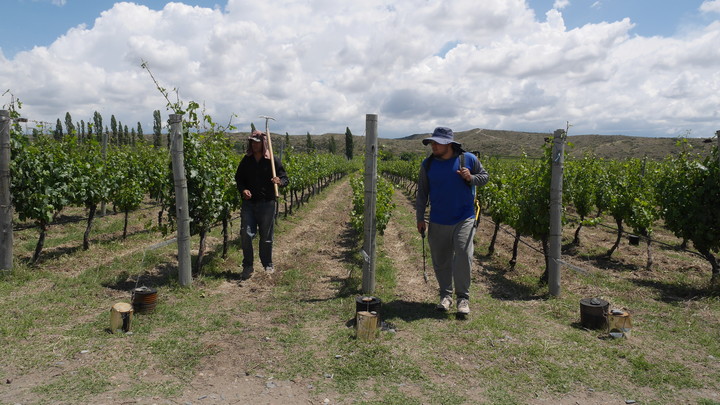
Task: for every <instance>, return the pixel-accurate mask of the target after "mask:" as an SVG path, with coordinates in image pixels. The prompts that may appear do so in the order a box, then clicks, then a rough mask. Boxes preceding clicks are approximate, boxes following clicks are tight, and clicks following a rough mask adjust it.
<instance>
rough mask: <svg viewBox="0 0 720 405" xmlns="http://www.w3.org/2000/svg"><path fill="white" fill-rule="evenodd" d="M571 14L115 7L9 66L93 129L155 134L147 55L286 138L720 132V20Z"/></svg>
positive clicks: (42, 114) (51, 113)
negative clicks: (100, 124) (675, 28)
mask: <svg viewBox="0 0 720 405" xmlns="http://www.w3.org/2000/svg"><path fill="white" fill-rule="evenodd" d="M714 3H717V1H715V2H713V3H712V4H714ZM568 4H569V2H568V1H556V3H555V6H556V9H554V10H550V11H549V12H548V13H547V14H546V15H545V20H544V21H539V20H537V19H536V17H535V15H534V13H533V12H532V11H531V10H529V9H528V8H527V5H526V2H525V1H523V0H486V1H485V2H483V7H477V5H476V2H475V1H473V0H456V1H453V2H423V3H418V2H416V1H412V0H398V1H396V2H395V3H394V4H393V6H392V7H389V6H387V4H386V3H385V2H384V1H381V0H367V1H364V2H338V1H331V0H323V1H313V2H307V1H300V0H284V1H283V2H282V3H281V4H279V5H278V2H273V4H269V2H247V1H240V0H229V1H228V3H227V5H226V6H225V7H224V8H221V7H215V8H213V9H209V8H201V7H191V6H187V5H184V4H182V3H168V4H167V5H166V6H165V8H163V9H162V10H160V11H153V10H150V9H149V8H147V7H144V6H138V5H136V4H133V3H116V4H115V5H114V6H113V7H112V8H111V9H109V10H107V11H105V12H103V13H102V14H101V15H99V16H98V17H97V19H96V20H95V22H94V24H93V25H92V26H91V27H87V26H78V27H75V28H72V29H70V30H68V32H67V33H66V34H65V35H63V36H61V37H60V38H58V39H57V40H56V41H55V42H54V43H52V45H50V46H49V47H36V48H35V49H33V50H31V51H27V52H20V53H18V54H17V55H16V56H15V57H14V58H13V59H10V60H8V59H6V58H4V57H0V76H1V77H3V78H6V80H7V81H8V82H9V83H12V86H11V87H12V90H13V93H14V94H15V95H16V96H18V97H19V98H20V99H21V100H22V101H23V110H22V113H23V114H24V115H26V116H28V117H30V118H31V119H37V120H43V121H50V122H55V120H56V119H57V118H61V120H62V119H63V118H64V116H65V112H70V113H71V115H72V117H73V119H74V120H76V121H79V120H80V119H84V120H85V121H88V120H90V119H91V117H92V114H93V112H94V111H96V110H97V111H98V112H100V113H101V114H103V117H105V119H106V120H109V117H110V115H111V114H113V115H115V116H116V117H117V119H118V120H120V121H122V122H123V123H124V124H127V125H128V126H131V124H132V126H134V125H135V124H134V123H136V122H138V121H140V122H141V123H142V124H143V127H144V128H145V132H149V131H150V128H152V126H151V125H152V111H153V110H156V109H160V110H161V111H165V110H164V107H165V103H166V102H165V100H164V99H163V98H162V96H161V95H160V93H159V92H158V91H157V89H156V88H155V87H154V84H153V82H152V80H151V78H150V76H149V75H148V73H147V72H146V71H144V70H143V69H142V68H141V67H140V63H141V60H145V61H147V62H148V65H149V67H150V69H151V70H152V72H153V74H154V75H155V77H156V78H157V79H158V80H159V81H160V84H161V85H162V86H164V87H165V88H167V89H168V90H172V89H173V88H177V89H178V91H179V95H180V97H181V98H182V99H183V100H185V101H186V102H187V101H189V100H195V101H198V102H200V103H201V104H202V103H204V104H205V107H206V108H207V111H208V113H209V114H211V115H212V116H213V118H215V119H216V121H218V122H227V119H229V117H230V116H231V115H232V114H237V115H238V118H236V119H234V120H233V121H234V122H236V123H237V122H239V125H240V126H241V128H242V129H247V128H248V127H249V125H250V122H255V123H256V124H257V123H258V122H259V119H258V118H257V117H258V115H261V114H268V115H272V116H274V117H275V118H276V119H277V121H276V122H275V123H274V125H275V126H274V127H273V128H272V129H273V131H277V132H281V133H284V132H286V131H287V132H289V133H291V134H305V133H306V132H308V131H309V132H311V133H313V134H315V133H325V132H340V133H342V132H344V129H345V127H346V126H349V127H350V128H351V130H353V132H354V133H362V131H363V129H364V125H365V124H364V118H365V114H367V113H378V114H379V132H380V136H384V137H389V136H405V135H409V134H412V133H419V132H429V131H432V129H433V128H434V126H436V125H446V126H450V127H452V128H454V129H457V130H463V129H470V128H474V127H480V128H498V129H513V130H529V131H552V130H554V129H555V128H562V127H564V123H565V122H566V121H570V122H571V123H572V124H573V132H574V133H575V134H579V133H588V132H597V131H603V132H606V133H612V132H616V133H617V132H623V133H627V134H647V135H675V134H677V133H678V131H683V130H684V129H688V128H692V129H693V134H696V135H697V136H706V135H708V133H713V132H714V131H715V130H716V128H715V126H717V108H716V106H717V105H718V104H720V96H718V94H720V74H719V73H717V70H716V68H715V65H716V63H715V61H717V60H718V59H719V58H720V50H719V49H718V47H717V45H716V44H717V43H720V22H716V23H712V24H710V25H708V26H706V27H700V29H698V30H697V31H696V32H694V33H693V34H690V35H687V34H686V35H684V36H683V37H682V38H659V37H657V38H655V37H654V38H644V37H641V36H631V35H630V34H629V32H630V30H631V29H632V27H633V24H632V23H631V22H630V20H629V19H624V20H621V21H616V22H609V23H607V22H606V23H600V24H586V25H584V26H582V27H580V28H576V29H572V30H569V31H568V30H567V29H566V27H565V24H564V21H563V18H562V14H561V13H560V12H559V11H558V10H557V9H560V8H562V7H566V6H567V5H568ZM706 4H711V3H710V2H706ZM0 56H2V54H0ZM2 104H6V101H5V99H3V100H2Z"/></svg>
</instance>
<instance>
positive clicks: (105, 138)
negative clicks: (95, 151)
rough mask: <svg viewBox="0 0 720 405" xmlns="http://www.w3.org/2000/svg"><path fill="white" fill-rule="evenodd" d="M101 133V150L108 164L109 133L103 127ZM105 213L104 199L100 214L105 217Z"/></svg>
mask: <svg viewBox="0 0 720 405" xmlns="http://www.w3.org/2000/svg"><path fill="white" fill-rule="evenodd" d="M100 133H101V134H102V138H101V139H102V143H101V147H100V151H101V153H102V158H103V165H105V166H107V144H108V134H107V132H105V131H103V130H102V128H100ZM105 215H107V207H106V206H105V201H104V199H103V201H100V216H101V217H104V216H105Z"/></svg>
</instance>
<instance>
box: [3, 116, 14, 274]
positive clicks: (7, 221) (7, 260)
mask: <svg viewBox="0 0 720 405" xmlns="http://www.w3.org/2000/svg"><path fill="white" fill-rule="evenodd" d="M12 217H13V206H12V199H11V198H10V111H8V110H0V232H1V233H0V270H10V269H12V266H13V230H12Z"/></svg>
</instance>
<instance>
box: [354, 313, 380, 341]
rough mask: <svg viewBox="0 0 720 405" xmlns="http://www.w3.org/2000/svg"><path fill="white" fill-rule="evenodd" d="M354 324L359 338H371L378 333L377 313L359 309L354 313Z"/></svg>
mask: <svg viewBox="0 0 720 405" xmlns="http://www.w3.org/2000/svg"><path fill="white" fill-rule="evenodd" d="M355 325H356V326H357V332H356V333H357V338H358V339H359V340H373V339H375V337H376V336H377V333H378V315H377V314H376V313H373V312H368V311H359V312H357V313H356V314H355Z"/></svg>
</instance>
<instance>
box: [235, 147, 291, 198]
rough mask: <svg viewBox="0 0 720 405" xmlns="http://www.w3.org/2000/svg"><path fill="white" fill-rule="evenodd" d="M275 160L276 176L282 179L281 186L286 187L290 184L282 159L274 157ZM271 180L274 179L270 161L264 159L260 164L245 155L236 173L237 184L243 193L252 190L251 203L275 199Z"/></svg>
mask: <svg viewBox="0 0 720 405" xmlns="http://www.w3.org/2000/svg"><path fill="white" fill-rule="evenodd" d="M274 160H275V175H276V176H277V177H279V178H280V184H279V186H280V187H284V186H286V185H287V184H288V182H289V180H288V177H287V173H286V172H285V168H284V167H283V165H282V162H280V159H278V158H277V157H274ZM270 179H272V168H271V166H270V160H269V159H267V158H262V159H260V161H259V162H258V161H256V160H255V158H254V157H253V156H248V155H245V156H244V157H243V158H242V160H241V161H240V164H239V165H238V168H237V171H236V172H235V184H237V188H238V191H239V192H240V193H242V192H243V190H246V189H247V190H250V193H251V194H252V197H251V198H250V200H251V201H269V200H274V199H275V189H274V187H273V183H272V182H271V181H270Z"/></svg>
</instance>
